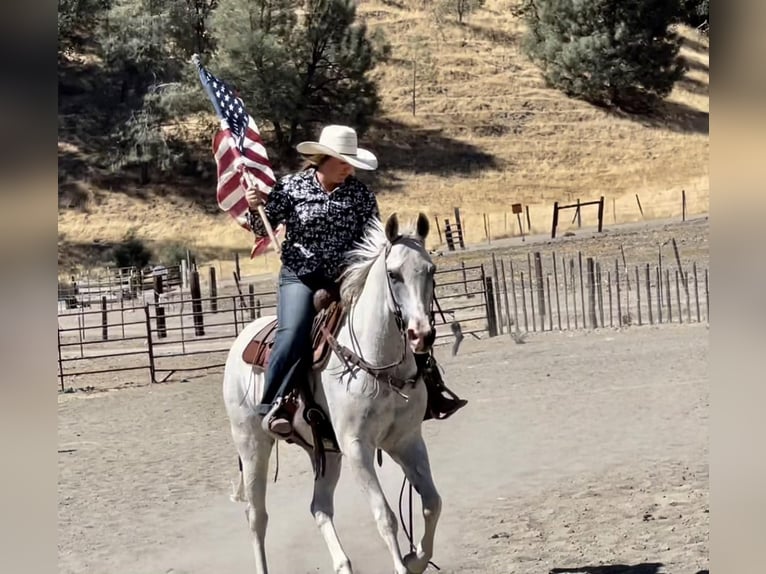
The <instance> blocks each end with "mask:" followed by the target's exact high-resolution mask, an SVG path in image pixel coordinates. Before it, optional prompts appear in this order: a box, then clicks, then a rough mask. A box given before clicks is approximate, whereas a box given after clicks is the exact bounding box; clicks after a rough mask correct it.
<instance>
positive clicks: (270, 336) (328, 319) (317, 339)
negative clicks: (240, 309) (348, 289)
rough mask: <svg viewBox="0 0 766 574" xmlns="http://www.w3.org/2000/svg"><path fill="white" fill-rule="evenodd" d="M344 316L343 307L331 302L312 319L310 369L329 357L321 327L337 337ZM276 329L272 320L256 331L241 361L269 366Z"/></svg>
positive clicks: (321, 364) (319, 365) (317, 367)
mask: <svg viewBox="0 0 766 574" xmlns="http://www.w3.org/2000/svg"><path fill="white" fill-rule="evenodd" d="M344 315H345V310H344V308H343V306H342V305H341V304H340V303H338V302H335V301H333V302H332V303H331V304H330V305H329V306H328V307H327V308H326V309H323V310H322V311H320V312H319V313H317V315H316V317H314V322H313V324H312V326H311V347H312V349H313V351H314V353H313V361H312V369H319V368H321V367H323V366H324V364H325V362H326V361H327V358H328V357H329V355H330V347H329V345H327V341H325V339H324V337H323V336H322V331H321V327H322V325H325V326H326V327H327V329H328V330H329V331H330V333H332V334H333V335H337V333H338V330H339V329H340V324H341V320H342V319H343V316H344ZM277 327H278V325H277V320H276V319H274V320H272V321H270V322H269V323H268V324H266V325H265V326H264V327H263V328H262V329H261V330H260V331H258V333H256V334H255V336H254V337H253V338H252V340H251V341H250V342H249V343H248V344H247V346H246V347H245V350H244V351H243V352H242V360H243V361H245V362H246V363H248V364H250V365H255V366H258V367H262V368H264V369H265V368H266V367H267V366H268V364H269V356H270V355H271V349H272V348H273V346H274V339H275V337H276V334H277Z"/></svg>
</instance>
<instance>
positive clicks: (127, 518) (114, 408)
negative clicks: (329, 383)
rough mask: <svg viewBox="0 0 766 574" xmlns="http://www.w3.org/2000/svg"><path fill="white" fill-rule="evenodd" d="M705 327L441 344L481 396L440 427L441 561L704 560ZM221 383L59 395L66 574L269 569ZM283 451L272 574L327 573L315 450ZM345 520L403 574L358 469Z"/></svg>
mask: <svg viewBox="0 0 766 574" xmlns="http://www.w3.org/2000/svg"><path fill="white" fill-rule="evenodd" d="M707 336H708V330H707V327H706V326H705V325H697V324H695V325H664V326H661V327H647V326H644V327H640V328H638V327H633V328H628V329H624V330H622V331H620V330H609V329H606V330H599V331H578V332H570V333H545V334H537V335H530V336H529V337H528V338H527V342H526V344H523V345H518V344H515V343H514V342H513V341H512V340H511V339H510V338H509V337H508V336H507V335H505V336H502V337H498V338H496V339H491V340H484V341H475V340H470V339H467V340H466V341H465V342H464V343H463V346H462V347H461V351H460V354H459V355H458V356H457V357H450V356H449V355H448V353H447V350H446V349H442V350H440V352H439V355H438V356H437V358H439V359H440V361H441V362H442V364H443V366H444V367H445V368H446V370H447V381H448V384H449V385H450V386H451V387H452V388H453V389H454V390H455V391H457V392H458V393H459V394H460V395H461V396H464V397H465V398H468V399H469V400H470V403H469V406H468V407H467V408H466V409H464V410H463V411H461V412H460V413H459V414H458V415H456V417H454V418H453V419H450V420H448V421H445V422H434V421H430V422H428V423H426V430H425V434H426V438H427V442H428V445H429V447H430V454H431V459H432V465H433V468H434V475H435V479H436V482H437V486H438V488H439V490H440V493H441V494H442V496H443V499H444V510H443V514H442V518H441V521H440V524H439V529H438V532H437V541H436V555H435V557H434V562H435V563H436V564H437V565H438V566H439V567H440V568H441V572H444V573H457V572H460V573H476V574H478V573H483V574H500V573H509V572H513V573H515V574H533V573H534V574H545V573H547V572H549V571H554V572H572V573H575V572H588V573H590V574H660V573H666V572H667V573H673V574H695V573H698V572H700V571H704V570H707V568H708V535H709V523H710V518H709V514H708V499H709V488H708V462H707V459H708V417H709V389H708V360H707ZM220 387H221V383H220V373H207V374H205V375H203V376H197V377H195V378H190V379H189V380H188V382H178V381H175V382H171V383H168V384H163V385H154V386H148V385H144V386H138V385H137V386H128V387H127V388H120V389H115V390H110V391H103V392H98V391H97V392H91V393H73V394H60V395H59V455H58V457H59V487H58V488H59V564H60V569H59V571H60V572H61V573H63V574H75V573H77V574H80V573H104V574H106V573H108V574H124V573H130V574H203V573H204V574H218V573H223V572H253V571H254V567H253V559H252V555H251V547H250V544H249V532H248V529H247V526H246V522H245V518H244V506H243V505H241V504H235V503H233V502H230V501H229V498H228V495H229V492H230V483H231V481H232V480H234V479H235V477H236V471H237V461H236V455H235V452H234V450H233V447H232V444H231V440H230V437H229V434H228V425H227V421H226V417H225V415H224V412H223V405H222V401H221V389H220ZM279 454H280V475H279V480H278V482H277V483H276V484H270V485H269V489H270V490H269V497H268V505H269V512H270V524H269V531H268V534H267V544H268V548H269V556H270V566H271V568H272V572H276V573H280V572H284V573H290V574H293V573H301V574H303V573H329V572H331V567H330V561H329V554H328V552H327V550H326V549H325V547H324V544H323V542H322V540H321V537H320V535H319V533H318V531H317V530H316V528H315V526H314V523H313V519H312V518H311V516H310V514H309V511H308V506H309V500H310V492H311V481H312V477H311V473H310V464H309V461H308V459H307V458H306V457H305V455H304V454H303V453H302V452H301V451H299V450H298V449H297V448H296V447H286V446H283V447H281V448H280V450H279ZM379 470H380V474H381V475H382V480H383V481H384V484H385V487H386V491H387V493H388V495H389V501H390V502H391V503H392V504H393V505H396V504H397V498H398V493H399V488H400V486H401V473H400V471H399V470H398V467H396V466H395V465H394V464H393V463H392V462H391V461H390V460H389V459H387V458H386V459H384V463H383V467H382V468H381V469H379ZM419 510H420V508H419V504H417V505H416V509H415V515H416V516H418V515H419ZM336 525H337V528H338V530H339V534H340V536H341V539H342V540H343V542H344V543H345V545H346V549H347V551H348V552H349V554H350V556H351V560H352V563H353V564H354V566H355V568H356V570H355V572H357V573H362V574H384V573H385V574H389V573H390V572H391V570H392V569H391V565H390V561H389V558H388V556H387V553H386V551H385V548H384V545H383V542H382V541H381V539H380V538H379V536H378V534H377V530H376V528H375V525H374V522H373V520H372V517H371V513H370V511H369V508H368V507H367V505H366V502H365V500H364V499H363V498H362V496H361V494H360V491H359V489H358V488H357V486H356V485H355V484H354V482H353V481H352V479H351V476H350V473H347V472H344V476H343V477H342V478H341V483H340V485H339V488H338V494H337V498H336ZM421 532H422V530H421V528H420V526H419V524H416V534H417V535H418V536H419V535H420V533H421ZM401 539H402V541H403V540H404V538H403V536H402V538H401ZM618 565H624V568H618V567H617V566H618ZM597 566H601V568H595V567H597ZM606 566H610V567H611V568H606ZM429 571H431V570H429Z"/></svg>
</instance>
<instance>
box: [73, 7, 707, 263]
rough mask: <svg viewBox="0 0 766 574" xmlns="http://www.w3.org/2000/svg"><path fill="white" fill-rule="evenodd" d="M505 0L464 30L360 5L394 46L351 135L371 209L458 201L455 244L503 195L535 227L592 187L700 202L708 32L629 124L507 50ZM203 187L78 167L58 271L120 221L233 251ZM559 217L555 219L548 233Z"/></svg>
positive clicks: (610, 204)
mask: <svg viewBox="0 0 766 574" xmlns="http://www.w3.org/2000/svg"><path fill="white" fill-rule="evenodd" d="M516 4H517V2H516V1H515V0H511V1H508V0H506V1H501V0H488V2H487V4H486V6H485V8H484V9H482V10H481V11H479V12H477V13H476V14H474V15H472V16H470V17H469V18H468V19H467V21H466V22H465V23H464V24H463V25H458V24H457V23H455V22H443V21H442V22H439V19H438V18H435V17H434V14H433V13H431V12H430V11H428V10H420V9H414V8H410V7H407V6H405V5H403V4H401V3H399V2H397V1H396V0H390V1H388V2H386V3H381V2H378V1H377V0H374V1H372V2H362V3H361V5H360V6H359V15H360V17H361V18H363V19H364V20H365V21H366V22H367V23H368V25H369V26H370V27H371V28H376V27H380V28H382V29H383V30H384V32H385V33H386V35H387V37H388V39H389V41H390V42H391V44H392V48H393V51H392V58H391V61H390V62H389V63H387V64H386V65H385V66H382V67H381V68H380V69H379V70H377V71H376V79H377V80H378V81H379V84H380V92H381V95H382V100H383V113H382V115H381V117H380V118H379V121H378V122H377V123H376V125H375V127H374V128H373V129H372V130H371V131H370V132H369V133H368V134H366V136H365V138H364V142H363V144H364V145H365V146H367V147H369V148H371V149H374V150H375V151H376V153H377V154H378V156H379V158H380V163H381V169H380V171H379V172H378V173H377V174H375V175H374V179H372V180H371V183H372V185H373V186H374V188H375V191H376V192H377V194H378V197H379V201H380V204H381V208H382V210H383V212H384V213H388V212H390V211H393V210H396V211H398V212H400V213H401V214H403V215H404V216H405V217H406V216H410V215H413V214H415V213H416V212H417V211H418V210H424V211H426V212H427V213H428V214H429V215H430V216H432V217H438V218H439V220H440V221H443V219H444V218H445V217H450V218H452V213H451V212H452V208H453V207H454V206H459V207H460V208H461V211H462V213H463V216H464V218H465V221H466V233H467V239H468V241H478V240H481V239H482V238H483V237H484V225H483V214H484V213H487V214H489V215H490V220H491V227H492V231H493V233H496V234H501V235H502V234H511V233H515V232H516V224H515V218H511V217H510V212H511V204H512V203H522V204H525V205H528V206H529V209H530V215H531V220H532V227H533V231H538V232H544V231H545V230H547V229H549V227H550V217H551V206H552V204H553V202H554V201H560V202H569V201H574V200H576V199H581V200H582V201H588V200H593V199H597V198H598V197H599V196H601V195H603V196H604V197H605V198H606V205H607V208H606V215H605V224H607V225H609V224H611V223H615V222H616V223H622V222H629V221H637V220H640V219H641V217H642V216H641V213H640V212H639V209H638V205H637V202H636V194H638V196H639V197H640V201H641V205H642V208H643V211H644V217H645V218H647V219H650V218H663V217H675V216H677V215H680V212H681V190H682V189H683V190H685V192H686V196H687V202H688V207H687V209H688V212H689V213H690V214H696V213H704V212H707V209H708V203H709V169H708V157H709V147H710V144H709V135H708V113H709V99H708V78H709V72H708V62H709V59H708V41H707V38H705V37H703V36H700V35H698V34H697V33H696V32H694V31H693V30H689V29H685V28H681V29H680V30H679V32H680V33H681V34H682V35H683V37H684V39H685V44H684V47H683V49H682V55H683V56H684V58H686V60H687V62H688V63H689V71H688V72H687V74H686V77H685V78H684V80H683V81H682V82H680V83H679V84H678V85H677V86H676V88H675V90H674V91H673V93H672V94H671V96H670V97H669V98H668V101H667V102H666V104H665V105H664V106H663V109H662V110H660V112H659V113H658V114H657V115H656V116H655V117H653V118H641V119H636V118H633V117H629V116H626V115H621V114H615V113H612V112H609V111H605V110H603V109H599V108H596V107H593V106H591V105H589V104H586V103H584V102H580V101H576V100H571V99H569V98H567V97H566V96H564V95H563V94H561V93H559V92H557V91H556V90H552V89H549V88H546V87H545V85H544V82H543V80H542V78H541V75H540V73H539V71H538V70H537V68H536V67H535V66H533V65H532V64H531V63H530V62H529V61H528V60H527V58H526V57H525V56H524V55H523V53H522V52H521V48H520V38H521V35H522V33H523V23H522V22H521V21H520V19H519V18H518V17H516V16H514V15H513V12H512V8H513V7H515V6H516ZM417 5H418V6H420V5H421V4H420V3H417ZM413 61H414V62H415V97H414V114H413ZM62 145H65V144H62V143H61V142H60V144H59V147H60V151H61V147H62ZM69 151H74V152H76V151H77V150H69ZM210 162H211V166H212V158H211V159H210ZM365 175H366V174H365ZM208 194H209V195H208ZM213 194H214V189H213V188H209V187H208V186H201V185H200V184H199V182H195V181H188V180H179V181H178V183H177V185H176V186H167V185H165V186H162V187H156V186H149V187H148V188H146V189H118V190H109V189H104V188H103V187H101V186H98V185H96V184H94V183H93V182H92V181H89V180H88V178H87V176H85V175H83V176H82V177H81V178H79V179H78V180H77V181H75V182H70V183H69V184H67V186H66V189H64V190H60V191H59V265H60V268H61V269H60V270H63V269H64V268H69V267H71V266H73V265H74V264H78V263H79V264H82V263H84V262H86V261H88V260H89V259H90V260H92V259H93V258H94V254H95V257H96V258H97V257H98V254H99V252H101V253H102V255H103V253H105V252H106V247H107V246H109V245H110V244H112V243H113V242H116V241H119V240H120V239H121V238H122V237H123V236H124V234H125V233H126V232H127V231H128V230H129V229H134V230H135V231H136V233H137V235H138V236H140V237H142V238H144V239H146V240H147V241H148V242H150V243H152V244H154V245H155V246H156V247H157V248H158V249H160V250H162V248H163V247H166V246H167V245H168V244H174V243H180V244H183V245H185V246H189V247H191V248H192V249H193V250H194V251H195V252H196V253H197V254H198V257H201V258H204V259H218V258H228V257H230V256H231V253H232V252H233V251H235V250H236V251H240V252H241V253H243V254H244V253H246V252H247V251H248V250H249V246H250V238H249V237H248V236H247V234H246V233H245V232H244V231H242V230H241V229H240V228H239V227H238V226H237V225H236V224H234V223H233V222H232V220H231V219H230V218H229V217H228V216H227V215H226V214H223V213H220V212H217V211H216V210H215V209H211V208H210V202H209V201H207V202H201V201H198V200H197V198H200V197H206V196H209V197H212V195H213ZM570 221H571V215H570V217H569V218H568V217H566V216H563V217H562V221H561V224H560V225H561V229H562V230H565V229H566V228H567V226H568V224H569V223H570ZM594 221H595V210H587V209H586V210H583V225H591V224H593V223H594ZM434 240H436V234H435V233H434ZM94 242H95V243H94ZM99 246H100V247H99ZM272 259H273V257H272ZM272 264H273V261H272ZM253 265H254V266H259V265H264V266H268V265H270V264H269V263H268V261H267V262H255V263H254V264H253ZM264 268H265V267H264Z"/></svg>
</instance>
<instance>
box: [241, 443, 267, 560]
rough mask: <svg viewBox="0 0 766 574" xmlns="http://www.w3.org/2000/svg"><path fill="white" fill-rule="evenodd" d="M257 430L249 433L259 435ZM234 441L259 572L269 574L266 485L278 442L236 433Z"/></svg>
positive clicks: (246, 514)
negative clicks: (274, 449) (270, 458)
mask: <svg viewBox="0 0 766 574" xmlns="http://www.w3.org/2000/svg"><path fill="white" fill-rule="evenodd" d="M259 430H260V429H254V430H253V431H249V432H256V433H257V432H259ZM233 434H234V439H235V442H236V445H237V450H238V451H239V455H240V458H241V460H242V485H243V487H244V488H243V489H242V490H244V494H245V500H246V501H247V509H246V510H245V516H246V517H247V522H248V525H249V526H250V532H251V533H252V536H253V553H254V554H255V571H256V572H257V573H258V574H268V571H269V569H268V566H267V565H266V546H265V540H266V526H267V524H268V521H269V517H268V514H267V513H266V484H267V482H268V474H269V457H270V456H271V448H272V446H273V445H274V441H273V439H272V438H271V437H269V436H267V435H266V434H265V433H261V435H260V436H258V438H257V439H255V438H254V437H253V436H252V435H250V434H249V433H243V432H242V430H240V429H234V432H233Z"/></svg>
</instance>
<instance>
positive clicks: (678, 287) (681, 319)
mask: <svg viewBox="0 0 766 574" xmlns="http://www.w3.org/2000/svg"><path fill="white" fill-rule="evenodd" d="M676 303H677V304H678V322H679V323H683V322H684V312H683V307H681V284H680V281H679V278H678V269H676Z"/></svg>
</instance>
